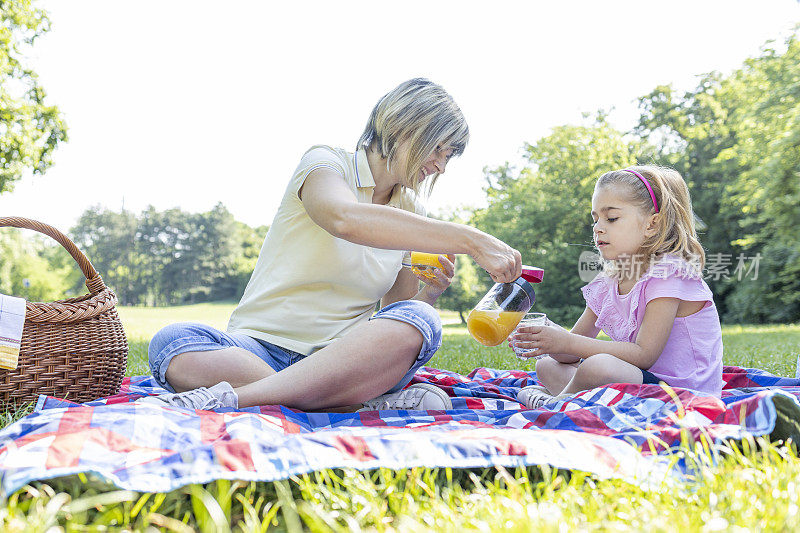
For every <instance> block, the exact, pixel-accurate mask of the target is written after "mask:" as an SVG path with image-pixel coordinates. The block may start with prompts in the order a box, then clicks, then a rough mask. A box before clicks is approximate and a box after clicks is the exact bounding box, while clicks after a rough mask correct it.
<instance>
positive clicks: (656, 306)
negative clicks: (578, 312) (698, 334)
mask: <svg viewBox="0 0 800 533" xmlns="http://www.w3.org/2000/svg"><path fill="white" fill-rule="evenodd" d="M679 303H680V300H679V299H678V298H656V299H654V300H651V301H650V302H648V304H647V307H646V308H645V312H644V319H643V320H642V326H641V327H640V328H639V334H638V335H637V336H636V342H616V341H605V340H598V339H593V338H589V337H584V336H583V335H578V334H575V333H570V332H567V331H565V330H562V329H559V328H556V327H553V326H541V327H532V328H530V332H531V335H529V338H530V339H531V341H530V342H529V343H527V345H526V344H523V345H522V347H525V348H538V349H539V351H540V353H567V354H571V355H574V356H576V357H580V358H581V359H587V358H589V357H591V356H593V355H595V354H598V353H609V354H611V355H614V356H616V357H618V358H619V359H622V360H623V361H626V362H628V363H631V364H632V365H636V366H637V367H639V368H643V369H648V368H650V367H651V366H653V365H654V364H655V362H656V361H657V360H658V358H659V357H660V356H661V352H663V351H664V346H666V344H667V339H669V335H670V333H671V332H672V327H673V324H674V323H675V317H676V315H677V312H678V304H679Z"/></svg>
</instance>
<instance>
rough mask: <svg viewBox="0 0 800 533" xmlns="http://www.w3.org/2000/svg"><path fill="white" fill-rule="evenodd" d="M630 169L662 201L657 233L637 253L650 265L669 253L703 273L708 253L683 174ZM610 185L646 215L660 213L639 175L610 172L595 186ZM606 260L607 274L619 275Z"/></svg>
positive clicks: (651, 167)
mask: <svg viewBox="0 0 800 533" xmlns="http://www.w3.org/2000/svg"><path fill="white" fill-rule="evenodd" d="M629 168H630V169H631V170H635V171H636V172H638V173H639V174H641V175H642V176H644V177H645V178H646V179H647V181H648V182H649V183H650V186H651V187H652V189H653V194H655V197H656V202H657V204H658V218H657V220H656V232H655V233H654V234H653V235H652V236H651V237H648V238H647V239H645V241H644V242H643V243H642V246H641V247H640V248H639V251H638V252H637V253H636V254H635V255H637V256H639V257H644V258H645V259H646V260H647V262H646V263H645V264H646V265H649V264H651V263H652V261H656V260H658V259H659V258H661V257H662V256H664V255H665V254H673V255H676V256H678V257H680V258H681V259H683V260H685V261H687V262H688V263H689V264H690V265H692V266H693V267H694V268H695V269H696V270H697V272H696V274H698V275H699V274H700V271H702V269H703V266H704V265H705V260H706V254H705V251H704V250H703V247H702V246H701V245H700V241H699V240H698V238H697V230H696V229H695V216H694V212H693V211H692V201H691V198H690V196H689V188H688V187H687V186H686V182H685V181H684V180H683V177H682V176H681V175H680V174H679V173H678V172H677V171H676V170H674V169H671V168H667V167H660V166H655V165H643V166H635V167H629ZM608 186H615V187H618V188H619V190H621V191H622V192H623V193H624V194H627V195H628V200H629V201H630V202H631V203H633V204H634V205H636V206H638V207H639V208H640V209H641V211H642V213H643V214H645V215H647V216H650V215H652V214H654V213H655V212H656V209H655V206H654V205H653V199H652V198H651V196H650V192H649V191H648V190H647V187H646V186H645V184H644V183H642V180H640V179H639V178H638V177H637V176H636V175H635V174H633V173H631V172H626V171H625V170H613V171H611V172H606V173H605V174H603V175H602V176H600V178H599V179H598V180H597V183H596V184H595V189H599V188H600V187H608ZM604 263H605V264H604V270H605V272H606V273H607V274H609V275H611V276H616V275H619V272H618V270H617V269H618V265H616V264H615V263H613V262H611V261H606V262H604Z"/></svg>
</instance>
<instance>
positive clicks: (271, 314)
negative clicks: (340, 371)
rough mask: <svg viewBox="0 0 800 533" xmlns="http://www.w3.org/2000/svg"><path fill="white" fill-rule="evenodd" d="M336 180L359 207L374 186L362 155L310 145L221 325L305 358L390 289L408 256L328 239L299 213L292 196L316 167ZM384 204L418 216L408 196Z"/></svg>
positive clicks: (363, 316) (401, 193) (365, 314)
mask: <svg viewBox="0 0 800 533" xmlns="http://www.w3.org/2000/svg"><path fill="white" fill-rule="evenodd" d="M323 167H324V168H329V169H331V170H333V171H334V172H336V173H337V174H340V175H341V176H342V179H343V180H344V181H345V183H347V185H348V186H349V187H350V189H351V190H352V191H353V194H355V196H356V198H357V199H358V201H359V203H371V202H372V192H373V190H374V188H375V181H374V179H373V177H372V173H371V172H370V169H369V164H368V163H367V157H366V153H365V152H364V151H363V150H359V151H358V152H356V153H355V154H354V153H351V152H347V151H345V150H341V149H338V148H331V147H329V146H314V147H312V148H311V149H310V150H309V151H308V152H306V153H305V155H303V158H302V159H301V160H300V164H299V165H298V167H297V169H296V170H295V172H294V175H293V176H292V179H291V181H290V182H289V186H288V187H287V188H286V192H285V193H284V195H283V199H282V200H281V204H280V207H279V208H278V212H277V214H276V215H275V219H274V220H273V221H272V225H271V226H270V228H269V231H268V232H267V237H266V239H265V240H264V244H263V246H262V247H261V252H260V253H259V256H258V261H257V263H256V266H255V269H254V270H253V274H252V276H251V277H250V281H249V282H248V284H247V288H246V289H245V291H244V295H242V299H241V301H240V302H239V305H238V306H237V307H236V309H235V310H234V311H233V314H232V315H231V318H230V321H229V322H228V332H231V333H243V334H245V335H249V336H251V337H255V338H257V339H262V340H265V341H268V342H271V343H272V344H276V345H278V346H281V347H283V348H288V349H289V350H293V351H295V352H299V353H302V354H310V353H312V352H314V351H316V350H318V349H320V348H322V347H324V346H326V345H328V344H330V343H331V342H332V341H333V340H335V339H337V338H339V337H341V336H343V335H344V334H346V333H347V332H348V331H350V330H351V329H353V328H354V327H355V326H357V325H358V324H360V323H362V322H364V321H366V320H368V319H369V317H370V316H372V314H373V312H374V311H375V304H376V303H377V302H378V301H379V300H380V299H381V298H382V297H383V295H384V294H386V292H387V291H388V290H389V289H390V288H391V287H392V285H394V282H395V279H396V278H397V274H398V272H399V271H400V269H401V268H402V266H401V263H402V260H403V256H404V255H405V254H406V253H407V252H403V251H398V250H382V249H379V248H370V247H368V246H362V245H360V244H354V243H351V242H349V241H346V240H344V239H340V238H337V237H334V236H333V235H331V234H330V233H328V232H327V231H325V230H324V229H322V228H321V227H320V226H318V225H317V224H316V223H314V221H313V220H311V218H310V217H309V216H308V213H306V210H305V207H304V206H303V202H302V201H301V200H300V197H299V196H298V191H299V190H300V188H301V187H302V185H303V183H304V181H305V179H306V177H307V176H308V174H309V173H310V172H311V171H312V170H315V169H318V168H323ZM389 205H390V206H393V207H397V208H401V209H402V208H405V209H406V210H407V211H413V212H416V213H418V214H422V215H424V214H425V210H424V209H423V208H422V206H421V204H420V203H419V202H418V201H417V199H416V197H415V195H414V193H413V192H411V191H408V190H405V189H402V188H399V187H398V188H397V190H396V191H395V193H394V194H393V195H392V198H391V200H390V201H389Z"/></svg>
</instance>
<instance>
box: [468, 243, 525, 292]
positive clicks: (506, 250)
mask: <svg viewBox="0 0 800 533" xmlns="http://www.w3.org/2000/svg"><path fill="white" fill-rule="evenodd" d="M481 233H482V232H481ZM482 237H483V238H482V239H480V242H479V243H478V244H477V246H476V250H475V251H474V252H473V253H471V254H470V255H471V256H472V258H473V259H475V262H476V263H478V265H479V266H480V267H481V268H482V269H484V270H485V271H486V272H488V273H489V275H490V276H491V277H492V279H493V280H494V281H495V282H496V283H508V282H510V281H514V280H515V279H517V278H518V277H519V276H520V275H521V274H522V254H520V253H519V251H517V250H515V249H514V248H512V247H510V246H509V245H507V244H506V243H504V242H503V241H501V240H500V239H496V238H495V237H492V236H491V235H489V234H488V233H482Z"/></svg>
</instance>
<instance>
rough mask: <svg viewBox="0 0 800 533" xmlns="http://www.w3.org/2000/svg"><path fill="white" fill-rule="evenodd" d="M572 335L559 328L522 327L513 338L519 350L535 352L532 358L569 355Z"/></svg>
mask: <svg viewBox="0 0 800 533" xmlns="http://www.w3.org/2000/svg"><path fill="white" fill-rule="evenodd" d="M571 335H572V334H571V333H570V332H569V331H567V330H565V329H563V328H561V327H559V326H520V327H519V328H517V330H516V332H514V334H513V335H512V336H511V338H512V340H513V342H514V344H516V346H517V347H518V348H522V349H525V350H533V352H532V353H531V356H536V355H541V354H553V353H557V354H560V353H569V351H570V341H571V339H570V337H571Z"/></svg>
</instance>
